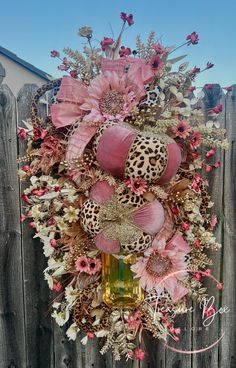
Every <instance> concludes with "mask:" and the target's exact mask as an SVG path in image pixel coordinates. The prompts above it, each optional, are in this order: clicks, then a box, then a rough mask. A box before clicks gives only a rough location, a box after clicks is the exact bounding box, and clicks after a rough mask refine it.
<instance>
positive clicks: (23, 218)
mask: <svg viewBox="0 0 236 368" xmlns="http://www.w3.org/2000/svg"><path fill="white" fill-rule="evenodd" d="M26 219H27V216H25V215H24V214H22V215H21V216H20V222H24V221H25V220H26Z"/></svg>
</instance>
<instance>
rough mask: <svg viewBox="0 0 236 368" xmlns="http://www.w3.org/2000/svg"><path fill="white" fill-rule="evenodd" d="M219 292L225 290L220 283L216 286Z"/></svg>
mask: <svg viewBox="0 0 236 368" xmlns="http://www.w3.org/2000/svg"><path fill="white" fill-rule="evenodd" d="M216 287H217V289H218V290H222V289H223V284H222V283H221V282H218V283H217V285H216Z"/></svg>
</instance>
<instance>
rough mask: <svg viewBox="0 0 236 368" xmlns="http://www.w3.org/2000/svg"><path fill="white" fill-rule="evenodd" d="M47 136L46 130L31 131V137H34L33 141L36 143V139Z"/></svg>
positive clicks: (36, 129)
mask: <svg viewBox="0 0 236 368" xmlns="http://www.w3.org/2000/svg"><path fill="white" fill-rule="evenodd" d="M47 134H48V131H47V130H43V129H40V128H35V129H33V135H34V140H35V141H37V140H38V139H44V138H45V137H46V135H47Z"/></svg>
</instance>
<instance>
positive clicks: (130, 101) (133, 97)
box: [80, 71, 145, 122]
mask: <svg viewBox="0 0 236 368" xmlns="http://www.w3.org/2000/svg"><path fill="white" fill-rule="evenodd" d="M144 96H145V90H144V86H143V83H140V80H139V79H135V77H134V76H133V75H132V76H131V75H129V73H124V74H123V75H122V77H119V75H118V74H117V73H116V72H111V71H106V72H104V73H103V74H100V75H98V76H97V77H96V78H95V79H94V80H93V81H92V82H91V84H90V86H88V88H87V94H86V96H85V97H84V99H83V101H84V102H83V103H82V105H80V109H81V110H83V111H85V112H86V113H87V115H86V116H85V117H84V121H94V122H103V121H104V120H107V119H108V120H114V119H120V120H124V118H125V117H126V116H127V115H129V113H130V112H131V110H132V109H133V108H134V107H135V106H136V105H137V104H138V103H139V101H140V100H141V99H142V98H143V97H144Z"/></svg>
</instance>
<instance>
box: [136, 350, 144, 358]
mask: <svg viewBox="0 0 236 368" xmlns="http://www.w3.org/2000/svg"><path fill="white" fill-rule="evenodd" d="M135 356H136V358H137V359H138V360H143V359H144V356H145V352H144V351H143V350H142V349H139V348H137V349H135Z"/></svg>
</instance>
